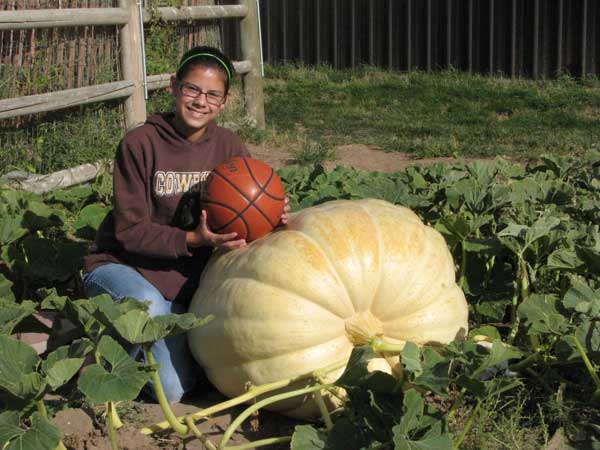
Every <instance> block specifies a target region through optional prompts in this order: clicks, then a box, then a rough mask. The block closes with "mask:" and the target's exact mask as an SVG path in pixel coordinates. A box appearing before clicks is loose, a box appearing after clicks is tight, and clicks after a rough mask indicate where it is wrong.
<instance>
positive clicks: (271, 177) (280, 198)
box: [242, 158, 285, 201]
mask: <svg viewBox="0 0 600 450" xmlns="http://www.w3.org/2000/svg"><path fill="white" fill-rule="evenodd" d="M242 161H244V164H245V165H246V169H247V170H248V174H249V175H250V176H251V177H252V179H253V180H254V182H255V183H256V185H257V186H258V187H260V188H261V189H262V186H261V184H260V183H259V182H258V180H257V179H256V177H255V176H254V172H252V170H251V169H250V165H249V164H248V161H246V158H243V159H242ZM274 173H275V171H274V170H273V169H271V174H270V175H269V179H268V180H267V182H266V183H265V187H264V189H266V188H267V186H269V183H270V182H271V180H272V179H273V174H274ZM264 194H265V195H266V196H267V197H270V198H272V199H273V200H278V201H282V200H284V198H285V197H275V196H274V195H271V194H269V193H268V192H264Z"/></svg>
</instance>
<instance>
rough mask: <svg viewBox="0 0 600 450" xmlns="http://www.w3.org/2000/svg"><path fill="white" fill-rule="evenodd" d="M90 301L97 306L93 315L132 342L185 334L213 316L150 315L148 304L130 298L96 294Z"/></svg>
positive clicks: (148, 341)
mask: <svg viewBox="0 0 600 450" xmlns="http://www.w3.org/2000/svg"><path fill="white" fill-rule="evenodd" d="M93 301H94V302H95V304H96V305H97V307H98V308H97V309H96V311H95V312H94V317H95V318H96V319H98V320H99V321H100V322H101V323H102V324H103V325H105V326H106V327H107V328H108V329H110V330H114V331H116V332H117V333H119V335H120V336H122V337H123V339H125V340H127V341H128V342H130V343H132V344H145V343H152V342H156V341H158V340H160V339H164V338H165V337H168V336H173V335H177V334H181V333H185V332H187V331H189V330H191V329H193V328H196V327H199V326H201V325H204V324H205V323H207V322H209V321H210V320H212V319H213V317H212V316H209V317H206V318H200V317H197V316H196V315H195V314H192V313H185V314H166V315H162V316H157V317H150V314H149V313H148V311H147V308H148V307H147V305H146V304H145V303H144V302H140V301H138V300H135V299H133V298H126V299H123V300H122V301H121V302H119V303H117V302H115V301H113V300H112V299H111V298H110V297H108V296H99V297H95V298H94V299H93Z"/></svg>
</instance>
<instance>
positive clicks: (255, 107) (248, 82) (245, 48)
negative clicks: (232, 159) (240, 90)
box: [240, 0, 265, 129]
mask: <svg viewBox="0 0 600 450" xmlns="http://www.w3.org/2000/svg"><path fill="white" fill-rule="evenodd" d="M256 3H257V2H256V0H240V4H242V5H245V6H246V7H247V8H248V15H247V16H246V17H244V18H243V19H242V20H241V21H240V35H241V47H242V48H241V50H242V59H244V60H248V61H250V62H251V63H252V68H251V70H250V72H248V73H247V74H245V75H244V76H243V79H242V81H243V84H244V100H245V102H246V110H247V111H248V115H249V116H250V118H251V119H252V120H253V121H254V123H255V124H256V126H257V127H258V128H261V129H264V128H265V106H264V95H263V79H262V73H261V67H260V54H259V52H260V42H259V40H260V35H259V33H258V14H259V11H258V8H257V5H256Z"/></svg>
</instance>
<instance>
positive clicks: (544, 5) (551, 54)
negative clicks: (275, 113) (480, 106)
mask: <svg viewBox="0 0 600 450" xmlns="http://www.w3.org/2000/svg"><path fill="white" fill-rule="evenodd" d="M259 2H260V11H261V23H262V35H263V55H264V59H265V61H266V62H269V63H279V62H284V61H296V62H303V63H305V64H309V65H312V64H320V63H324V64H330V65H332V66H334V67H336V68H348V67H354V66H356V65H358V64H363V63H366V64H371V65H376V66H380V67H385V68H391V69H394V70H401V71H409V70H415V69H420V70H436V69H440V68H447V67H450V66H452V67H455V68H458V69H460V70H469V71H474V72H480V73H498V72H501V73H504V74H506V75H512V76H519V77H533V78H536V77H552V76H555V75H556V74H557V72H558V71H559V69H560V70H563V71H568V72H569V73H571V74H572V75H576V76H581V75H583V74H597V75H600V45H599V44H600V42H599V41H600V0H259ZM220 3H222V4H225V3H235V1H229V0H222V1H221V2H220ZM235 30H236V27H235V26H234V25H232V24H225V26H224V28H223V39H224V42H225V45H226V50H227V51H229V52H230V53H234V54H238V51H237V50H236V42H237V41H238V36H237V34H236V31H235Z"/></svg>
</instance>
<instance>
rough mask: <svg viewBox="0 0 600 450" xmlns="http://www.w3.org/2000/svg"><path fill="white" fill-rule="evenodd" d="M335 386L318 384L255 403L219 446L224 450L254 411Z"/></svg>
mask: <svg viewBox="0 0 600 450" xmlns="http://www.w3.org/2000/svg"><path fill="white" fill-rule="evenodd" d="M333 386H335V385H334V384H333V383H329V384H317V385H316V386H311V387H307V388H303V389H297V390H295V391H290V392H284V393H283V394H277V395H273V396H272V397H269V398H265V399H264V400H261V401H259V402H256V403H254V404H253V405H251V406H249V407H248V408H246V409H245V410H244V411H243V412H242V413H241V414H240V415H239V416H237V417H236V418H235V420H234V421H233V422H231V424H230V425H229V427H228V428H227V430H225V433H224V434H223V438H222V439H221V443H220V444H219V446H218V448H219V449H224V448H225V445H226V444H227V442H228V441H229V439H231V436H232V435H233V433H234V432H235V430H236V429H237V428H238V427H239V426H240V425H241V424H242V422H243V421H244V420H246V419H247V418H248V417H249V416H250V415H251V414H252V413H253V412H254V411H258V410H259V409H260V408H262V407H263V406H267V405H270V404H271V403H276V402H279V401H281V400H286V399H288V398H292V397H297V396H299V395H304V394H310V393H312V392H316V391H320V390H323V389H329V388H332V387H333Z"/></svg>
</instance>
